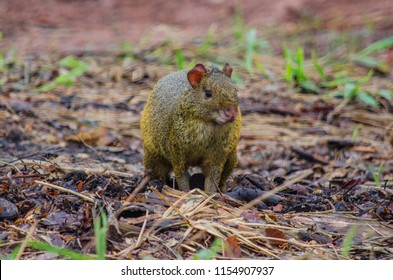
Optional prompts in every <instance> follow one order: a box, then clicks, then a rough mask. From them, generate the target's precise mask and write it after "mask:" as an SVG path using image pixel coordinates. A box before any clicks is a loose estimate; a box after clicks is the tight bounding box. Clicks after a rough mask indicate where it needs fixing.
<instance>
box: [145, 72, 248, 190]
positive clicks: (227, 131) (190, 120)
mask: <svg viewBox="0 0 393 280" xmlns="http://www.w3.org/2000/svg"><path fill="white" fill-rule="evenodd" d="M201 67H203V68H200V69H203V71H206V72H202V73H203V74H204V75H203V77H201V79H200V80H199V79H197V83H194V84H193V85H192V82H193V81H194V80H192V79H193V77H191V76H188V75H189V74H190V73H189V72H190V71H195V69H196V68H197V66H196V67H195V68H193V69H191V70H190V69H188V70H183V71H178V72H175V73H171V74H169V75H167V76H165V77H164V78H162V79H161V80H160V81H158V83H157V85H156V86H155V88H154V89H153V92H152V93H151V94H150V96H149V98H148V100H147V103H146V105H145V108H144V110H143V112H142V118H141V129H142V137H143V146H144V159H143V163H144V166H145V169H146V171H147V172H148V173H149V174H150V175H151V176H152V177H153V178H159V179H162V180H165V181H167V180H168V178H169V173H170V171H172V170H173V171H174V173H175V176H176V181H177V184H178V186H179V188H180V189H181V190H183V191H188V190H189V173H188V168H189V167H191V166H199V167H201V168H202V171H203V174H204V175H205V190H206V192H208V193H213V192H216V191H217V187H218V188H220V189H222V188H223V186H224V184H225V181H226V179H227V178H228V177H229V175H230V174H231V173H232V171H233V169H234V168H235V167H236V164H237V154H236V147H237V143H238V141H239V138H240V126H241V114H240V109H239V107H238V97H237V88H236V86H235V84H234V83H233V82H232V80H231V79H230V73H231V72H232V68H230V71H229V72H228V71H226V68H225V67H224V69H223V71H226V72H222V71H220V70H218V69H217V68H215V67H212V66H211V67H207V68H204V66H203V65H201ZM228 67H230V66H229V65H228ZM193 73H196V74H198V73H199V72H193ZM190 77H191V78H190ZM206 90H210V91H211V95H212V96H211V98H207V97H206V95H205V92H206ZM225 108H233V109H234V110H237V114H235V113H232V114H231V116H232V117H233V115H234V117H233V118H232V119H231V120H229V121H228V120H225V121H224V122H222V121H221V120H222V117H221V116H223V115H225V113H223V112H224V110H225ZM236 115H237V117H236ZM225 118H228V117H227V116H226V117H225Z"/></svg>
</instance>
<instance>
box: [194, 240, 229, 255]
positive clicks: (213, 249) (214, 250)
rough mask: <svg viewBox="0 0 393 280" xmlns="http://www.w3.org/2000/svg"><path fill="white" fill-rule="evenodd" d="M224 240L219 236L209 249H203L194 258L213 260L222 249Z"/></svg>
mask: <svg viewBox="0 0 393 280" xmlns="http://www.w3.org/2000/svg"><path fill="white" fill-rule="evenodd" d="M222 244H223V240H222V239H220V238H217V239H215V240H214V242H213V244H212V246H211V247H210V248H209V249H202V250H200V251H198V252H197V253H196V254H194V255H193V256H192V259H193V260H213V259H214V258H215V257H216V255H217V253H218V252H220V251H221V249H222Z"/></svg>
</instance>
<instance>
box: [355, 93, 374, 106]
mask: <svg viewBox="0 0 393 280" xmlns="http://www.w3.org/2000/svg"><path fill="white" fill-rule="evenodd" d="M357 98H358V100H359V101H360V102H362V103H364V104H366V105H369V106H371V107H374V108H378V107H379V103H378V102H377V100H376V99H375V97H374V96H373V95H372V94H370V93H368V92H364V91H359V92H358V93H357Z"/></svg>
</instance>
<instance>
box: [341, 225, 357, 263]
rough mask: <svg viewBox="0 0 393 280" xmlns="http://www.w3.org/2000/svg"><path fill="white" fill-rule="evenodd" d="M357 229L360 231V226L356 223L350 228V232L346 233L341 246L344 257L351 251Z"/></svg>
mask: <svg viewBox="0 0 393 280" xmlns="http://www.w3.org/2000/svg"><path fill="white" fill-rule="evenodd" d="M357 231H358V226H357V225H354V226H352V227H351V228H350V229H349V231H348V233H347V234H346V235H345V237H344V240H343V244H342V246H341V254H342V255H343V256H344V257H348V255H349V251H350V250H351V246H352V244H353V240H354V239H355V236H356V233H357Z"/></svg>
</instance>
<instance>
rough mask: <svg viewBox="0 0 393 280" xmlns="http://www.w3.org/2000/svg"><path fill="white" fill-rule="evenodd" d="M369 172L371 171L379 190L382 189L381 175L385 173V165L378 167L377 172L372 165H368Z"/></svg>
mask: <svg viewBox="0 0 393 280" xmlns="http://www.w3.org/2000/svg"><path fill="white" fill-rule="evenodd" d="M367 166H368V170H369V171H370V173H371V175H372V176H373V179H374V182H375V184H376V186H377V188H380V187H381V175H382V171H383V166H384V164H383V163H381V164H380V165H379V167H378V170H377V171H375V170H374V168H373V167H372V166H371V164H367Z"/></svg>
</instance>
